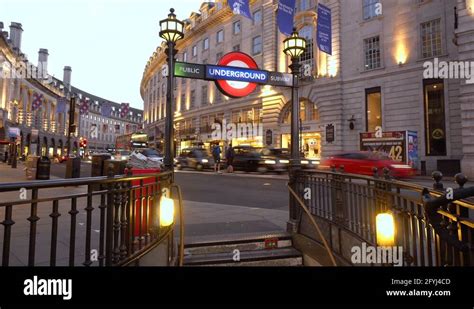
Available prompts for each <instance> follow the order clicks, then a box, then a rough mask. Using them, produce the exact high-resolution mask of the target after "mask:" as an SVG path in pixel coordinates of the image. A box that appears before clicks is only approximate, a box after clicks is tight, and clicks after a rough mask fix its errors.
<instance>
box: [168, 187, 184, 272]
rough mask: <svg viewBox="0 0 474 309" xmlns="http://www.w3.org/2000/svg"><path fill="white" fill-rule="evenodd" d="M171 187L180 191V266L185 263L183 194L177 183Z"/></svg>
mask: <svg viewBox="0 0 474 309" xmlns="http://www.w3.org/2000/svg"><path fill="white" fill-rule="evenodd" d="M171 188H176V190H177V191H178V201H179V250H178V255H179V257H178V258H179V259H178V266H183V264H184V212H183V196H182V194H181V187H180V186H179V185H177V184H173V185H171Z"/></svg>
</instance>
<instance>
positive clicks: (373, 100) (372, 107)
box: [365, 87, 382, 132]
mask: <svg viewBox="0 0 474 309" xmlns="http://www.w3.org/2000/svg"><path fill="white" fill-rule="evenodd" d="M365 101H366V115H367V116H366V117H367V132H375V128H376V127H382V94H381V90H380V87H375V88H370V89H366V90H365Z"/></svg>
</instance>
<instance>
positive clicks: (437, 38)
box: [420, 19, 442, 58]
mask: <svg viewBox="0 0 474 309" xmlns="http://www.w3.org/2000/svg"><path fill="white" fill-rule="evenodd" d="M420 29H421V44H422V45H421V56H422V57H423V58H429V57H435V56H439V55H441V53H442V48H441V20H440V19H436V20H431V21H428V22H426V23H422V24H421V28H420Z"/></svg>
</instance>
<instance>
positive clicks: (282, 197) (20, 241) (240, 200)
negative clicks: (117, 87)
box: [0, 163, 288, 266]
mask: <svg viewBox="0 0 474 309" xmlns="http://www.w3.org/2000/svg"><path fill="white" fill-rule="evenodd" d="M23 168H24V165H23V163H19V164H18V168H17V169H12V168H11V167H10V166H8V165H6V164H4V163H0V187H1V185H2V183H6V182H23V181H28V180H27V179H26V175H25V171H24V170H23ZM55 168H56V169H55V170H56V172H57V174H61V175H64V173H62V171H61V168H63V169H65V165H64V164H63V165H59V164H57V165H56V166H55ZM59 178H60V177H57V176H54V175H52V176H51V179H59ZM176 182H177V183H178V184H179V185H180V186H181V188H182V191H183V195H184V196H183V198H184V201H183V204H184V216H185V241H186V242H192V241H196V240H197V241H199V240H202V239H207V240H208V239H212V238H219V237H222V236H225V237H226V236H229V235H236V234H239V235H242V236H245V235H254V234H255V233H273V232H280V231H284V230H285V229H286V222H287V220H288V191H286V190H285V184H286V180H284V179H269V178H258V177H257V178H255V177H254V178H251V177H243V176H235V175H233V176H230V175H227V176H226V175H222V174H213V173H209V174H192V173H177V174H176ZM86 191H87V188H86V187H85V186H80V187H67V188H65V190H58V189H57V188H56V189H44V190H40V198H44V197H53V196H54V197H57V196H65V197H68V196H71V195H73V194H80V193H85V192H86ZM19 193H20V192H3V193H0V203H2V204H4V202H9V201H18V200H19ZM30 197H31V192H28V198H30ZM99 203H100V200H99V197H95V198H94V199H93V207H94V211H93V215H92V239H91V242H92V247H91V248H92V249H98V243H99V237H98V236H99V226H100V225H99V221H100V220H99V215H98V211H97V206H98V205H99ZM51 204H52V203H51V202H49V203H39V204H38V216H39V217H40V220H39V221H38V227H37V233H36V244H37V245H36V251H35V252H36V259H35V261H36V263H35V265H37V266H46V265H49V263H48V261H49V254H50V243H51V228H52V227H51V218H50V214H51V212H52V205H51ZM70 204H71V202H70V199H69V200H68V199H66V200H63V201H61V202H60V203H59V212H60V213H61V216H60V217H59V219H58V220H59V224H58V248H57V252H58V255H57V265H58V266H63V265H68V257H69V255H68V252H69V245H70V236H69V235H70V228H71V223H70V215H69V214H68V212H69V211H70V209H71V205H70ZM85 206H86V199H85V198H79V199H78V202H77V209H78V210H79V214H78V216H77V223H76V229H77V232H76V251H75V265H76V266H79V265H81V263H82V262H84V260H85V253H84V251H85V231H86V229H85V224H86V212H85V210H84V208H85ZM4 216H5V212H4V207H1V206H0V221H2V220H3V219H4V218H5V217H4ZM29 216H30V204H24V205H18V206H14V211H13V221H15V224H14V225H13V226H12V236H11V237H12V238H11V255H10V265H11V266H24V265H27V262H28V248H29V235H30V223H29V221H28V220H27V218H28V217H29ZM176 220H177V225H178V226H179V224H180V222H179V221H178V219H176ZM3 238H4V229H3V228H2V227H0V248H2V247H3ZM0 252H1V251H0ZM96 265H97V262H95V263H93V264H92V266H96Z"/></svg>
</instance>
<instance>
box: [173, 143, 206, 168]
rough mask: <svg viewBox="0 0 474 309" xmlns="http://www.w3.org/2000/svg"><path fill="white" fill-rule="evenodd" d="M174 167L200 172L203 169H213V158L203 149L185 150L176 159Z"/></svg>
mask: <svg viewBox="0 0 474 309" xmlns="http://www.w3.org/2000/svg"><path fill="white" fill-rule="evenodd" d="M176 167H177V168H178V169H183V168H185V167H186V168H193V169H195V170H198V171H202V170H203V169H205V168H214V158H213V157H212V156H211V154H210V153H209V151H207V150H206V149H204V148H185V149H183V150H182V151H181V153H180V155H179V156H178V157H177V158H176Z"/></svg>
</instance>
